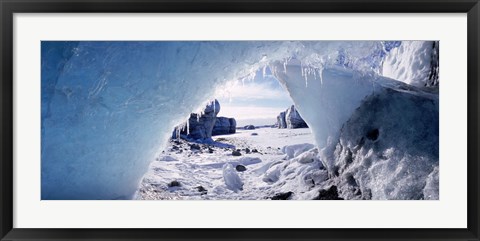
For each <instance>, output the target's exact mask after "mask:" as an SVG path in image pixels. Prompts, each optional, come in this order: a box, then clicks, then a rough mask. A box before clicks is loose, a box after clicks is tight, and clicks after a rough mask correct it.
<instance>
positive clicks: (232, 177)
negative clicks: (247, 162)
mask: <svg viewBox="0 0 480 241" xmlns="http://www.w3.org/2000/svg"><path fill="white" fill-rule="evenodd" d="M223 180H224V181H225V185H226V186H227V188H228V189H230V190H232V191H234V192H237V191H242V190H243V182H242V179H240V177H239V176H238V174H237V171H236V170H235V169H234V168H233V166H232V164H229V163H227V164H225V165H224V166H223Z"/></svg>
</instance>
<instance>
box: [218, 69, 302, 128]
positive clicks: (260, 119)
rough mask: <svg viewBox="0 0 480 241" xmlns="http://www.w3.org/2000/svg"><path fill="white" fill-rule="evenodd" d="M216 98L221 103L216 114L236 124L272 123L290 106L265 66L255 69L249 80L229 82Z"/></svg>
mask: <svg viewBox="0 0 480 241" xmlns="http://www.w3.org/2000/svg"><path fill="white" fill-rule="evenodd" d="M215 98H216V99H217V100H218V102H219V103H220V112H219V113H218V115H217V116H223V117H229V118H235V120H236V122H237V126H238V127H242V126H246V125H256V126H257V125H273V124H275V123H276V122H277V116H278V115H279V114H280V112H283V111H285V110H287V109H288V108H289V107H290V106H291V105H293V101H292V99H291V97H290V96H289V94H288V92H287V91H286V90H285V89H284V87H283V86H282V85H281V84H280V82H279V81H278V80H277V79H276V78H275V77H274V76H273V75H272V73H271V71H270V69H269V68H268V67H267V68H265V69H264V70H263V69H261V70H258V71H257V72H256V73H255V76H254V77H253V78H252V79H245V80H234V81H230V82H228V83H227V84H226V85H225V86H223V87H220V88H219V89H218V90H217V91H216V93H215Z"/></svg>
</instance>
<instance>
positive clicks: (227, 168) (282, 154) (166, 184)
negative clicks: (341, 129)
mask: <svg viewBox="0 0 480 241" xmlns="http://www.w3.org/2000/svg"><path fill="white" fill-rule="evenodd" d="M213 139H214V141H215V143H212V144H197V143H189V142H186V141H184V140H171V141H170V142H169V143H168V146H167V148H166V149H165V150H164V151H163V152H162V154H161V155H160V156H158V157H157V158H156V160H155V161H154V162H152V164H151V165H150V167H149V171H148V172H147V173H146V174H145V176H144V179H143V181H142V184H141V187H140V190H139V191H138V192H137V198H138V199H150V200H151V199H154V200H158V199H162V200H164V199H212V200H215V199H218V200H226V199H234V200H239V199H242V200H243V199H253V200H261V199H271V198H274V197H275V195H277V196H276V198H280V199H282V197H283V198H287V199H304V198H305V199H312V198H314V197H315V194H316V193H312V194H308V191H310V190H309V188H308V187H309V186H308V185H305V180H297V179H302V178H303V177H304V175H299V173H301V172H306V171H311V170H318V171H320V172H321V169H322V167H323V165H322V164H321V162H320V161H319V160H317V159H316V158H315V157H313V156H307V157H303V159H308V160H307V161H304V163H301V161H298V160H294V159H295V158H294V157H298V156H299V155H301V154H302V152H304V153H305V154H306V153H311V152H305V151H307V150H311V151H312V150H314V145H313V144H312V143H313V136H312V134H311V132H310V129H308V128H305V129H277V128H268V127H266V128H257V129H255V130H238V131H237V133H236V134H232V135H221V136H214V137H213ZM284 146H287V147H286V148H283V147H284ZM234 150H235V151H236V150H239V152H240V154H241V155H240V156H234V155H232V152H233V151H234ZM237 155H238V154H237ZM300 159H302V158H300ZM303 159H302V160H303ZM292 160H293V162H295V164H292ZM239 165H241V166H239ZM242 166H244V167H245V170H244V171H242ZM287 166H288V167H289V168H286V167H287ZM280 168H282V169H291V172H290V174H288V170H287V172H285V171H283V170H282V173H280V171H281V169H280ZM324 174H325V178H326V171H325V173H324ZM307 182H308V180H307ZM289 192H292V193H291V194H289ZM305 193H307V196H305ZM282 195H283V196H282Z"/></svg>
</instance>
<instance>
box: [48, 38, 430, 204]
mask: <svg viewBox="0 0 480 241" xmlns="http://www.w3.org/2000/svg"><path fill="white" fill-rule="evenodd" d="M405 43H408V42H402V44H401V45H400V47H397V48H393V49H390V52H389V53H386V52H385V51H384V44H383V43H382V42H380V41H258V42H257V41H245V42H236V41H225V42H216V41H210V42H208V41H207V42H192V41H187V42H182V41H176V42H169V41H164V42H121V41H115V42H101V41H95V42H88V41H84V42H48V41H43V42H42V103H41V105H42V121H41V123H42V124H41V126H42V127H41V128H42V129H41V132H42V137H41V138H42V140H41V141H42V146H41V158H42V165H41V169H42V173H41V174H42V175H41V177H42V180H41V185H42V199H131V198H133V196H134V194H135V192H136V190H137V189H138V186H139V185H140V183H141V181H142V177H143V175H144V174H145V172H146V171H147V170H148V167H149V165H150V163H152V161H153V160H155V157H156V156H158V152H159V151H161V150H163V149H164V147H166V146H167V141H168V137H169V136H170V135H171V131H172V129H173V127H174V126H175V125H176V124H178V123H181V122H182V121H184V120H186V119H187V118H188V116H189V114H190V113H191V112H192V111H195V110H198V109H199V108H200V107H202V106H203V103H205V101H206V100H209V99H212V98H211V97H212V96H213V94H214V93H215V86H222V85H223V84H224V83H226V82H227V81H229V80H237V79H242V80H245V81H248V79H251V77H252V75H254V74H255V73H256V72H257V70H259V69H262V68H264V67H265V66H270V68H271V69H275V68H276V69H275V71H272V72H274V75H275V76H276V77H277V78H278V79H279V80H280V81H281V83H282V84H283V85H284V87H285V88H286V90H287V91H288V92H289V94H290V96H291V97H292V100H293V101H294V102H295V104H296V106H297V107H298V108H297V109H298V111H299V113H300V114H301V116H302V117H303V118H304V119H305V121H306V122H307V124H308V125H309V126H310V127H311V131H312V132H313V134H314V137H315V142H304V141H300V142H298V143H292V144H301V143H315V145H316V146H317V147H318V148H320V149H322V148H328V147H330V146H331V145H334V144H335V143H336V141H337V140H338V138H339V137H340V134H341V132H340V128H341V127H342V125H343V123H345V122H346V121H347V120H348V119H349V118H350V117H351V115H352V114H353V113H354V111H355V110H356V108H358V107H359V106H360V105H361V103H362V100H363V99H364V98H365V97H367V96H369V95H372V94H374V93H377V91H381V90H382V89H384V88H388V89H392V88H393V89H396V90H397V91H402V92H404V93H410V94H412V93H413V94H414V95H417V96H422V98H426V97H425V95H424V93H423V92H421V91H419V90H418V89H415V88H412V85H416V86H420V85H418V84H417V83H420V82H422V81H424V82H425V80H424V78H425V77H426V73H427V72H426V71H427V70H428V69H429V67H428V63H427V62H428V54H427V52H425V51H424V52H421V51H420V52H419V51H417V50H418V49H422V48H423V49H424V50H426V49H427V47H425V46H428V43H426V42H425V43H421V45H420V47H417V48H413V47H414V44H413V43H412V44H411V47H412V48H407V47H408V46H409V45H407V44H405ZM402 46H403V48H402ZM422 46H423V47H422ZM430 46H431V43H430ZM400 48H402V49H401V50H400ZM395 51H398V52H395ZM390 53H391V54H390ZM417 53H418V54H423V55H421V56H422V57H420V58H419V59H420V60H421V61H422V62H421V63H419V62H418V61H419V59H417V58H409V57H408V55H412V54H417ZM386 54H387V55H386ZM385 56H387V57H385ZM399 63H401V64H399ZM417 65H418V66H420V67H418V66H417ZM388 66H391V67H388ZM402 69H405V71H402ZM430 69H431V68H430ZM382 74H383V75H385V76H388V77H393V78H398V80H400V81H403V82H405V83H407V84H408V85H407V84H406V85H400V84H398V83H401V82H398V81H395V80H391V79H388V78H383V77H381V76H380V75H382ZM397 82H398V83H397ZM410 84H411V85H410ZM433 95H435V93H434V94H433ZM398 111H401V110H398ZM437 114H438V113H437ZM255 132H257V130H255ZM250 137H260V138H262V134H261V133H259V135H258V136H251V135H250ZM272 139H273V138H272ZM288 144H290V143H288ZM284 145H285V143H284ZM284 145H282V146H278V147H277V148H281V147H283V146H284ZM277 150H278V149H277ZM397 151H398V150H397ZM401 151H403V150H401ZM281 154H282V155H283V153H281ZM418 158H420V157H418ZM177 160H178V161H170V162H168V163H177V164H178V165H187V166H188V165H198V163H197V164H187V163H184V162H182V160H181V159H177ZM419 160H420V159H419ZM278 161H279V160H275V162H278ZM283 161H284V163H283V162H282V164H281V165H282V166H283V167H285V169H284V170H287V171H288V172H289V174H288V175H287V174H286V172H281V173H276V172H275V171H274V170H273V169H272V168H274V169H275V168H279V166H278V165H279V164H277V165H273V164H272V166H271V167H270V168H269V169H272V170H270V171H271V173H272V177H275V176H278V180H277V182H274V184H273V185H278V186H277V187H278V190H283V191H286V192H287V191H289V190H290V189H293V187H294V186H295V185H297V186H298V185H299V183H305V180H303V179H302V178H303V177H305V176H307V173H311V172H312V173H313V169H315V168H317V169H318V168H319V167H320V165H322V162H320V160H315V161H313V162H309V163H300V162H298V161H292V160H291V159H289V160H283ZM327 161H328V160H327ZM224 162H225V161H224ZM270 162H272V163H273V160H263V159H262V163H270ZM302 162H304V161H302ZM420 162H421V161H420ZM153 163H158V162H153ZM162 163H163V162H162ZM255 165H260V164H259V163H258V164H255ZM168 168H173V167H172V166H169V167H168ZM328 168H331V167H330V166H329V167H328ZM249 169H250V168H249ZM380 169H381V170H386V171H380V173H381V174H384V175H386V176H387V174H389V173H391V172H394V171H395V170H397V169H395V170H394V169H386V168H383V167H382V168H380ZM173 170H174V169H170V170H169V169H162V168H159V169H158V170H156V172H157V173H159V174H162V175H165V176H167V177H168V176H170V177H172V176H174V174H172V171H173ZM359 171H360V170H359ZM400 171H401V170H399V172H400ZM407 171H413V172H417V171H415V170H407ZM431 171H432V170H431V168H425V169H424V168H422V169H421V171H420V172H418V176H419V177H421V178H420V179H421V180H422V181H424V177H426V176H428V175H430V174H431V173H432V172H431ZM247 173H249V171H248V169H247V172H245V173H240V174H239V177H240V178H242V175H246V174H247ZM276 174H279V175H276ZM190 175H191V176H196V175H200V176H201V175H205V174H204V173H202V172H199V171H195V169H192V170H190ZM302 175H304V176H302ZM322 175H323V174H321V175H320V174H319V175H317V176H322ZM358 175H360V174H358ZM435 175H436V174H435V173H433V174H432V178H430V179H429V180H428V183H429V185H435ZM213 178H214V180H213V182H214V183H217V182H219V181H222V182H223V176H222V175H221V174H219V176H214V177H213ZM215 178H217V179H215ZM259 178H260V179H261V177H259ZM283 178H285V179H283ZM242 180H243V179H242ZM282 180H283V181H285V180H288V181H285V183H283V184H282V185H280V184H281V183H282V182H283V181H282ZM312 180H313V179H312ZM415 180H416V179H415ZM415 180H410V181H415ZM401 181H404V182H409V180H407V179H398V178H397V179H394V180H393V179H392V180H391V179H385V180H383V181H382V182H383V183H382V184H381V185H380V184H379V185H378V186H382V187H383V186H385V185H387V184H391V185H394V184H396V183H397V184H398V183H400V182H401ZM387 182H388V183H387ZM390 182H392V183H390ZM262 183H263V182H262ZM369 183H373V182H369ZM202 184H203V185H207V183H202ZM202 184H201V185H202ZM158 185H163V184H161V183H158ZM265 185H267V184H265ZM269 185H271V184H269ZM250 186H254V185H253V184H252V183H249V182H245V183H244V190H246V189H248V188H249V187H250ZM304 186H305V185H304ZM255 187H256V186H255ZM183 188H184V187H183V186H180V187H174V189H179V190H182V189H183ZM258 188H266V187H258ZM302 188H305V190H303V191H304V192H305V193H304V194H302V195H301V196H302V197H307V196H308V197H314V196H315V192H316V191H315V190H310V191H309V192H310V193H309V194H306V193H307V189H308V188H306V187H302ZM415 189H418V187H415ZM372 190H373V191H372V192H373V195H376V194H375V193H377V192H374V191H375V190H376V189H375V188H373V187H372ZM429 190H434V188H430V189H429ZM228 191H231V190H229V189H227V188H225V186H222V185H216V188H214V189H213V192H217V193H224V192H228ZM298 191H299V190H297V193H295V194H293V196H292V198H293V199H296V198H299V195H300V194H298ZM300 191H301V190H300ZM340 191H341V190H340ZM384 191H385V190H384V189H382V188H379V189H378V197H379V198H382V197H386V198H396V197H398V198H401V197H402V196H395V195H397V194H396V193H399V194H398V195H400V194H401V192H390V193H391V194H389V193H386V194H385V193H383V192H384ZM426 192H429V191H428V190H427V191H426ZM270 194H271V193H269V195H270ZM162 195H163V194H162ZM207 195H208V194H207ZM428 195H429V196H430V197H435V195H434V194H428ZM169 197H171V198H173V199H175V198H178V197H175V196H169Z"/></svg>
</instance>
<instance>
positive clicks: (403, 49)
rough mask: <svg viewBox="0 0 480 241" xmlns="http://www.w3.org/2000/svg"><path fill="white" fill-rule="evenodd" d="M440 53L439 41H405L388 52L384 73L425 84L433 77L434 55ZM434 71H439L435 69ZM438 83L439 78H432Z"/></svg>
mask: <svg viewBox="0 0 480 241" xmlns="http://www.w3.org/2000/svg"><path fill="white" fill-rule="evenodd" d="M437 54H438V42H436V43H435V42H425V41H405V42H402V44H401V45H400V46H399V47H397V48H394V49H392V50H390V52H388V53H387V54H386V57H385V60H384V62H383V65H382V67H383V68H382V75H383V76H385V77H389V78H392V79H396V80H399V81H402V82H405V83H407V84H410V85H414V86H425V85H426V84H427V83H426V81H427V80H430V79H431V78H433V77H432V76H430V75H431V74H432V73H431V72H432V68H435V66H432V65H434V64H437V66H436V67H437V68H438V63H433V62H432V61H434V59H433V58H432V57H433V56H434V55H437ZM433 71H438V69H437V70H433ZM432 81H434V82H436V84H438V80H432Z"/></svg>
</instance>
